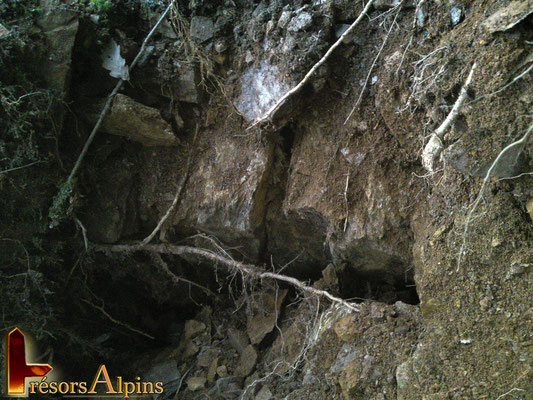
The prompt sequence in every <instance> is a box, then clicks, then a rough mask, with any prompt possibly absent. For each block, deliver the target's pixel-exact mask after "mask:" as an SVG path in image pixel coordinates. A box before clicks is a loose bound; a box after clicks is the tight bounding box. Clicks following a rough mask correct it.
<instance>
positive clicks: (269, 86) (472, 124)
mask: <svg viewBox="0 0 533 400" xmlns="http://www.w3.org/2000/svg"><path fill="white" fill-rule="evenodd" d="M67 3H68V2H65V3H61V4H60V3H59V2H56V1H54V0H41V5H40V6H41V9H42V10H41V12H40V14H39V15H38V16H37V17H35V21H34V24H33V27H32V28H31V29H33V30H34V31H35V32H34V34H35V35H37V36H38V37H40V38H41V39H40V40H42V45H41V48H42V51H43V53H44V55H45V57H44V58H43V62H42V70H41V71H39V72H38V73H39V74H42V78H43V82H44V83H42V85H44V86H45V87H49V88H52V89H53V90H55V93H56V95H57V96H58V98H59V99H61V101H60V102H58V105H57V111H55V112H54V115H55V118H56V124H57V127H58V128H57V129H59V130H60V135H59V136H58V138H57V148H56V150H55V151H57V153H58V154H60V155H61V163H62V164H63V165H64V166H63V170H61V168H60V167H59V166H55V167H51V169H52V170H53V171H55V172H50V171H47V172H46V174H47V175H46V176H49V175H50V176H54V179H55V181H56V183H57V182H59V181H60V179H59V178H57V177H58V176H62V175H65V174H66V173H65V172H62V171H67V170H70V168H71V166H72V165H73V163H74V162H75V160H76V158H77V156H78V154H79V152H80V150H81V148H82V146H83V144H84V143H85V140H86V138H87V136H88V134H89V132H90V130H91V129H92V126H93V124H94V123H95V122H96V120H97V119H98V116H99V112H100V110H101V108H102V104H103V103H105V100H106V98H107V96H108V95H109V94H110V93H111V91H112V89H113V87H114V85H115V84H116V82H117V78H116V76H117V74H119V73H120V74H124V73H126V72H127V73H128V78H129V80H128V82H127V83H126V84H125V85H124V86H123V89H122V90H121V92H120V93H119V94H118V96H117V97H116V98H115V100H114V102H113V106H112V108H111V110H110V112H109V114H108V115H107V116H106V118H105V119H104V123H103V124H102V127H101V132H100V133H99V134H98V136H97V138H96V140H95V141H94V143H93V144H92V146H91V148H90V150H89V153H88V157H87V159H86V161H85V164H84V166H83V168H82V171H81V174H80V176H79V177H78V180H77V186H76V195H75V196H73V197H75V201H74V200H73V202H72V203H73V204H72V208H71V209H70V210H69V219H68V221H67V222H63V223H62V224H61V225H59V226H58V227H57V228H55V229H53V230H50V229H47V230H46V231H43V232H42V233H39V235H41V237H43V238H45V240H47V241H50V242H54V243H58V242H61V243H64V252H63V253H61V254H62V255H61V261H55V264H53V265H55V266H56V267H47V268H48V269H46V268H44V267H43V268H44V269H43V271H41V272H39V273H41V274H44V276H45V277H47V278H48V279H49V280H50V281H52V280H53V279H60V278H57V275H58V274H60V275H62V276H63V275H65V276H68V280H67V281H66V283H65V282H63V283H65V286H64V287H65V288H67V287H68V288H69V289H64V290H65V293H66V295H68V296H73V293H74V292H75V293H76V294H77V296H79V299H76V300H73V301H72V303H71V304H69V305H68V306H64V305H58V306H56V308H58V309H61V310H64V311H62V313H61V315H62V317H60V320H61V321H62V324H63V325H65V324H66V325H67V327H65V328H64V331H63V334H64V335H67V336H69V337H71V338H76V340H77V342H76V343H78V344H79V343H82V345H83V347H84V349H86V350H85V351H86V353H85V354H83V355H81V356H80V355H78V356H77V358H76V362H77V363H79V364H80V365H84V364H87V363H88V362H89V363H97V362H98V361H97V360H101V359H102V358H105V357H108V358H107V359H112V360H113V361H109V362H110V363H111V362H113V363H114V368H117V369H119V368H123V369H125V370H127V372H128V373H129V374H131V375H132V376H142V377H145V378H150V379H153V380H163V381H164V382H165V392H164V395H163V396H161V397H160V398H180V399H202V398H205V399H237V398H241V399H255V400H268V399H372V400H385V399H399V400H401V399H404V400H407V399H423V400H437V399H498V400H499V399H531V398H532V397H531V396H533V385H532V382H533V369H532V361H533V347H532V346H533V329H532V328H533V297H532V294H533V291H532V283H533V282H532V279H533V274H532V272H531V266H532V265H533V246H532V244H533V240H532V239H533V229H532V227H533V184H532V182H533V178H532V176H531V171H533V146H532V144H531V138H530V140H529V143H526V144H525V145H524V146H522V147H519V148H518V147H517V148H514V149H513V150H512V151H510V152H508V153H506V154H505V155H504V157H502V158H501V161H500V162H499V163H498V165H497V166H496V168H494V169H493V173H492V176H491V177H490V179H489V181H488V186H487V188H486V190H485V191H484V195H483V201H482V203H481V205H480V206H479V208H478V209H477V210H476V212H475V215H474V218H473V219H472V221H471V222H470V223H469V231H468V234H467V236H466V246H465V251H464V256H463V257H462V260H461V263H459V262H458V259H459V253H460V251H461V245H462V243H463V235H464V233H463V232H464V228H465V224H466V222H467V214H468V212H469V210H470V207H471V205H472V203H473V202H474V200H475V199H476V197H477V196H478V193H479V191H480V188H481V184H482V181H483V178H484V177H485V175H486V173H487V171H488V169H489V167H490V166H491V164H492V162H493V161H494V159H495V158H496V157H497V156H498V154H499V153H500V151H502V149H503V148H505V147H506V146H507V145H509V144H511V143H512V142H513V141H515V140H517V139H519V138H520V137H522V136H523V135H524V134H525V132H526V131H527V129H528V127H529V126H531V117H532V116H531V110H532V105H533V85H532V82H533V78H532V75H531V72H530V71H531V66H532V65H533V19H532V18H533V17H532V15H533V5H532V4H531V2H530V1H505V0H473V1H466V0H450V1H447V0H446V1H445V0H419V1H414V0H403V1H400V0H375V2H374V5H373V7H372V8H371V9H370V11H369V13H368V15H367V16H365V17H364V18H363V19H362V20H361V23H360V24H359V25H358V26H357V27H356V29H355V30H354V32H353V33H352V35H350V36H348V37H347V38H345V40H344V42H343V43H342V44H341V46H340V47H339V48H338V49H337V50H336V51H335V52H334V53H333V54H332V55H331V57H330V58H329V59H328V61H327V62H326V63H325V64H324V65H323V66H322V67H321V68H319V69H318V71H317V72H316V74H315V75H314V76H313V77H312V79H311V80H310V81H309V82H308V83H307V84H306V85H305V86H304V87H303V88H302V90H301V91H299V92H298V93H296V94H295V95H294V96H293V97H291V98H290V99H289V100H288V101H287V102H286V103H284V105H283V106H282V108H281V109H280V110H279V112H278V113H276V114H275V116H274V118H272V120H271V121H269V123H268V124H266V125H260V126H253V122H254V121H255V120H256V119H257V118H259V117H261V116H262V115H263V114H264V113H265V112H266V111H267V110H268V109H269V108H270V107H271V106H272V105H273V104H274V103H275V102H276V101H277V100H278V99H279V98H280V97H281V96H282V95H283V94H284V93H286V92H287V90H289V89H290V88H292V87H294V86H295V85H296V84H297V83H298V82H299V81H300V80H301V79H302V78H303V77H304V75H305V74H306V73H307V71H309V69H310V68H311V67H312V66H313V65H314V64H315V63H316V62H317V61H318V60H319V59H320V58H321V57H322V56H323V55H324V54H325V53H326V51H327V50H328V48H329V47H330V46H331V45H332V44H333V43H334V42H335V41H336V40H337V39H338V38H339V37H340V36H341V35H342V33H343V32H345V31H346V29H347V28H348V27H349V26H350V24H352V23H353V22H354V21H355V19H356V18H357V17H358V16H359V15H360V13H361V12H362V10H363V7H364V2H360V1H346V0H313V1H303V0H297V1H292V2H289V1H284V0H270V1H267V0H263V1H241V0H234V1H225V2H222V1H216V2H215V1H213V2H210V1H201V0H196V1H191V2H180V1H178V2H177V3H176V4H177V5H176V7H175V8H174V9H173V10H172V12H171V13H170V16H169V18H167V19H166V20H165V22H164V23H163V24H162V25H161V27H160V28H159V29H158V31H157V32H156V34H155V35H154V37H153V39H152V40H151V42H150V43H148V46H147V47H146V50H145V53H144V56H143V57H142V58H141V61H140V63H139V65H138V67H137V68H136V69H135V70H132V71H127V70H125V69H124V66H125V65H129V64H131V62H132V60H133V58H134V57H135V55H136V54H137V52H138V51H139V49H140V47H141V44H142V42H143V39H144V37H145V36H146V34H147V33H148V31H149V30H150V27H151V26H153V24H154V23H155V22H156V21H157V20H158V18H159V16H160V15H161V13H162V12H163V10H164V5H162V4H158V3H157V2H128V1H123V2H122V1H121V2H117V5H116V6H115V7H114V8H112V9H111V10H110V11H108V12H107V13H102V12H96V11H92V12H91V11H87V10H85V11H82V10H80V9H79V8H78V7H77V4H75V2H73V3H72V4H70V5H68V6H66V5H65V4H67ZM145 3H146V4H145ZM148 3H149V4H148ZM152 3H153V4H152ZM132 4H133V5H132ZM15 25H16V23H15V22H12V21H11V22H10V21H7V22H5V23H4V22H2V25H0V44H2V42H1V41H6V40H9V38H10V36H9V35H10V34H13V32H14V30H15ZM112 41H113V42H112ZM117 46H118V47H117ZM113 51H115V53H116V51H118V53H116V54H115V53H113ZM113 54H115V55H114V56H113ZM117 54H118V58H116V60H118V61H116V63H118V64H116V63H115V64H114V65H115V69H112V70H111V74H110V70H109V69H110V68H109V65H108V66H107V67H106V68H107V69H106V68H104V67H103V66H102V57H103V56H105V55H108V56H109V57H117ZM121 60H122V61H123V63H122V64H121ZM474 63H477V69H476V71H475V73H474V76H473V80H472V84H471V85H470V87H469V89H468V97H467V100H466V102H465V104H464V106H463V107H462V108H461V110H460V114H459V116H458V118H457V119H456V120H455V121H454V124H453V125H452V127H451V129H449V130H448V131H447V132H446V133H445V135H444V137H443V138H442V145H443V151H442V153H441V155H440V157H439V159H438V160H437V162H436V167H435V169H434V171H433V172H432V173H428V171H427V170H426V169H425V168H424V167H423V165H422V162H421V154H422V151H423V149H424V146H425V144H426V143H427V141H428V139H429V137H430V135H431V133H432V132H433V131H434V130H435V129H436V128H437V127H438V126H439V125H440V124H441V123H442V122H443V121H444V120H445V118H446V116H447V115H448V113H449V112H450V110H451V109H452V107H453V105H454V103H455V101H456V99H457V97H458V95H459V93H460V91H461V88H462V86H463V84H464V82H465V80H466V78H467V76H468V74H469V72H470V70H471V67H472V65H473V64H474ZM116 65H119V66H120V68H119V67H116ZM528 68H529V70H528ZM35 73H37V72H35ZM112 75H115V77H113V76H112ZM120 76H123V75H120ZM517 77H519V78H517ZM43 173H44V172H43ZM1 176H2V175H0V178H1ZM1 182H2V181H1V180H0V183H1ZM180 188H181V190H180V196H179V199H178V203H177V207H176V209H175V211H174V212H173V213H171V215H170V218H169V219H168V220H167V221H166V223H165V224H164V225H163V227H162V229H161V231H160V232H159V234H158V235H157V236H156V238H155V239H154V242H158V243H163V244H164V243H173V244H188V245H192V246H197V247H201V248H206V249H208V250H210V251H215V252H217V253H218V254H223V255H224V256H227V257H233V258H234V259H236V260H242V261H245V262H247V263H250V264H255V265H258V266H261V267H262V268H264V269H266V270H274V271H277V272H281V273H283V274H286V275H289V276H292V277H296V278H298V279H300V280H302V281H306V282H308V283H309V284H310V285H313V287H315V288H319V289H324V290H327V291H329V292H330V293H332V294H334V295H338V296H340V297H342V298H344V299H350V300H351V301H354V302H356V303H359V304H360V312H351V311H349V310H347V309H345V308H343V307H342V306H340V305H338V304H331V303H329V302H328V301H327V300H325V299H323V298H321V299H319V298H317V297H315V296H312V295H309V294H303V293H300V292H298V291H297V290H295V289H294V288H293V287H290V286H288V285H285V284H282V283H279V284H278V283H275V282H270V281H267V280H264V281H260V282H258V281H250V280H249V279H247V277H246V276H241V275H239V274H236V275H235V274H230V273H229V272H228V271H227V270H226V269H225V267H224V266H223V265H212V264H209V263H207V262H205V261H202V260H199V259H197V258H195V257H184V258H183V257H182V258H180V257H178V256H176V255H169V254H164V255H156V254H150V253H149V252H139V253H135V254H121V255H117V254H114V255H112V254H105V253H93V252H86V249H85V244H84V239H85V241H87V242H91V243H97V244H118V243H131V242H135V241H138V240H142V239H143V238H145V237H146V236H147V235H148V234H149V233H150V232H151V231H152V230H153V229H154V227H155V226H156V225H157V223H158V221H159V220H160V219H161V217H162V216H163V215H164V214H165V213H166V211H167V210H168V208H169V207H170V205H171V204H172V202H173V199H174V196H175V192H176V190H178V189H180ZM42 201H43V203H44V204H45V205H46V206H49V205H50V204H51V202H52V199H51V198H50V196H48V197H46V198H45V197H44V195H43V199H42ZM73 218H75V221H78V222H77V223H76V222H72V219H73ZM42 219H44V220H46V217H42ZM81 226H83V229H82V228H80V227H81ZM9 229H11V230H13V228H9ZM31 229H34V228H31V227H30V228H27V229H26V232H20V233H19V234H20V237H22V236H23V235H24V234H27V232H29V231H31ZM34 230H35V229H34ZM2 232H10V231H9V230H7V229H6V230H2ZM5 236H6V237H11V236H7V234H5ZM13 237H15V236H13ZM2 245H3V244H2ZM18 251H19V252H20V250H18ZM17 254H18V253H17ZM21 254H22V253H21ZM73 254H74V255H73ZM18 257H20V256H18ZM58 258H60V257H59V256H58ZM36 269H37V268H36ZM37 270H38V269H37ZM58 271H60V272H58ZM54 274H55V275H54ZM54 277H56V278H54ZM177 277H179V278H177ZM61 279H65V277H62V278H61ZM180 279H181V280H180ZM188 281H192V282H194V283H195V284H197V285H199V286H195V285H193V284H191V283H190V282H188ZM61 282H62V281H61ZM6 285H7V284H6ZM6 287H7V286H6ZM62 287H63V286H62ZM56 289H58V287H56ZM54 291H55V290H54ZM71 298H74V297H71ZM91 304H92V305H93V306H92V307H91ZM95 304H105V305H106V310H107V312H108V313H109V315H115V316H120V320H121V321H122V322H124V324H123V325H117V324H113V323H112V322H110V320H109V318H106V316H105V315H102V313H99V312H98V309H97V308H95V307H94V305H95ZM15 317H16V316H13V317H10V318H13V321H11V320H10V321H9V322H10V323H18V322H16V319H15ZM83 319H85V320H88V319H90V320H93V321H99V322H98V323H95V324H94V326H93V325H91V326H90V327H88V326H87V325H86V323H84V322H83ZM131 327H135V329H137V330H138V331H139V330H140V331H141V332H144V333H145V334H146V335H145V336H142V335H138V334H136V333H135V332H132V331H131V329H128V328H131ZM147 336H148V337H151V338H152V339H153V340H152V339H148V338H147ZM47 340H48V343H51V344H50V345H51V346H53V343H54V342H53V340H52V339H50V338H48V339H47ZM73 340H74V339H73ZM59 353H60V354H59V355H58V360H60V361H58V362H67V361H66V360H67V359H68V357H69V356H68V354H69V353H67V352H66V350H65V351H64V353H63V355H61V352H59ZM88 360H90V361H88ZM76 373H78V374H83V367H80V368H79V369H78V370H76Z"/></svg>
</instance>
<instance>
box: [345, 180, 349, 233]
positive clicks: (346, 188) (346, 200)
mask: <svg viewBox="0 0 533 400" xmlns="http://www.w3.org/2000/svg"><path fill="white" fill-rule="evenodd" d="M349 184H350V173H349V172H348V173H347V174H346V185H345V186H344V204H345V205H346V217H345V218H344V232H346V228H347V226H348V185H349Z"/></svg>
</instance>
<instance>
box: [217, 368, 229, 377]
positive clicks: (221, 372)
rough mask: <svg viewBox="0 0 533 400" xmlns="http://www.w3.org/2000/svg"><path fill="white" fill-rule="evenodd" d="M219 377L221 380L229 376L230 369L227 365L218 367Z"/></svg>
mask: <svg viewBox="0 0 533 400" xmlns="http://www.w3.org/2000/svg"><path fill="white" fill-rule="evenodd" d="M217 375H218V376H219V377H220V378H225V377H226V376H228V367H227V366H225V365H221V366H220V367H217Z"/></svg>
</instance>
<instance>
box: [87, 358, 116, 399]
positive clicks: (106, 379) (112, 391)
mask: <svg viewBox="0 0 533 400" xmlns="http://www.w3.org/2000/svg"><path fill="white" fill-rule="evenodd" d="M102 374H103V375H104V379H103V380H100V375H102ZM99 383H105V385H106V386H107V391H106V394H116V393H117V392H115V389H113V384H112V383H111V379H109V374H108V373H107V369H106V367H105V365H104V364H102V365H100V368H98V372H97V373H96V376H95V377H94V381H93V384H92V385H91V390H89V391H88V392H87V394H96V392H95V390H94V388H95V387H96V385H98V384H99Z"/></svg>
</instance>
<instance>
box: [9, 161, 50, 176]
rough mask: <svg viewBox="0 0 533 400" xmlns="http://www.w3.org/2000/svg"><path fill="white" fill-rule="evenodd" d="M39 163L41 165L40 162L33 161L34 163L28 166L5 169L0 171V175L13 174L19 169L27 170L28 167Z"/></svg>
mask: <svg viewBox="0 0 533 400" xmlns="http://www.w3.org/2000/svg"><path fill="white" fill-rule="evenodd" d="M40 163H41V161H35V162H32V163H29V164H26V165H22V166H20V167H15V168H9V169H5V170H3V171H0V175H2V174H7V173H9V172H13V171H18V170H19V169H24V168H28V167H31V166H32V165H35V164H40Z"/></svg>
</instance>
